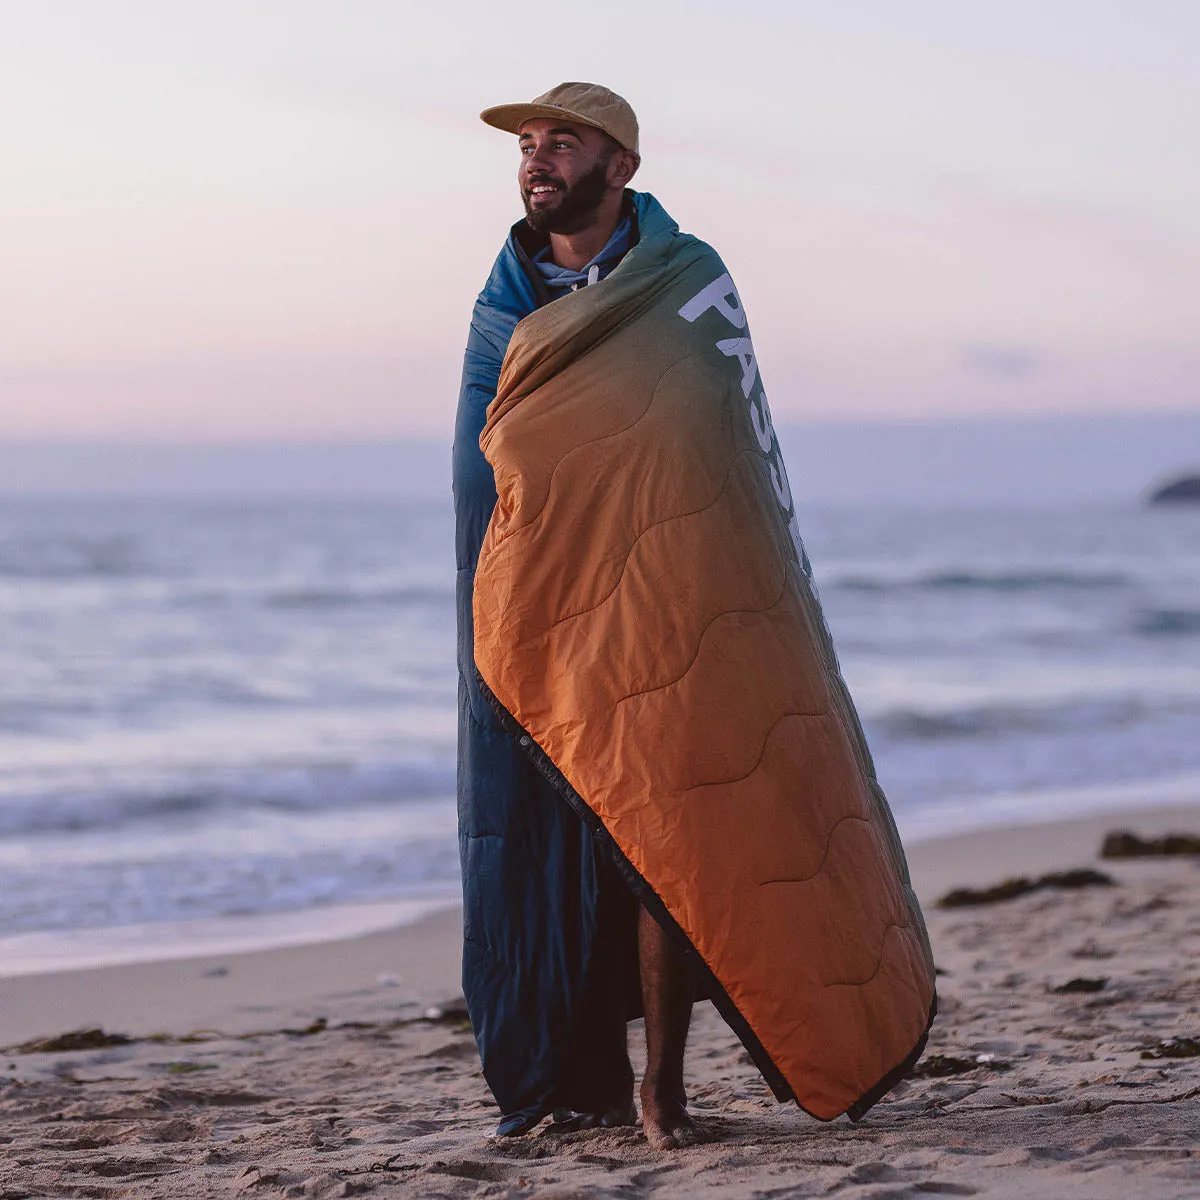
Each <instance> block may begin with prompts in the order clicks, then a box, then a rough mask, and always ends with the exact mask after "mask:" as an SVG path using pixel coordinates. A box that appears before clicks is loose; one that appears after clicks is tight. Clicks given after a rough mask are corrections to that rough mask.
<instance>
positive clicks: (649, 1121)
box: [642, 1093, 712, 1150]
mask: <svg viewBox="0 0 1200 1200" xmlns="http://www.w3.org/2000/svg"><path fill="white" fill-rule="evenodd" d="M642 1129H643V1130H644V1131H645V1133H646V1141H647V1142H649V1143H650V1149H651V1150H679V1149H682V1148H683V1147H684V1146H699V1145H702V1144H703V1143H704V1142H711V1141H712V1134H711V1133H710V1132H709V1131H708V1130H707V1129H705V1128H704V1126H703V1125H699V1124H697V1123H696V1122H695V1121H694V1120H693V1119H692V1115H691V1113H689V1112H688V1110H687V1108H686V1106H685V1105H684V1104H683V1103H681V1102H680V1101H678V1100H673V1101H667V1102H663V1101H661V1100H658V1099H656V1098H654V1097H647V1095H646V1094H645V1093H643V1095H642Z"/></svg>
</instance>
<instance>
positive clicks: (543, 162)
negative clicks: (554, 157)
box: [525, 146, 550, 173]
mask: <svg viewBox="0 0 1200 1200" xmlns="http://www.w3.org/2000/svg"><path fill="white" fill-rule="evenodd" d="M525 170H526V171H527V172H531V173H532V172H548V171H549V170H550V155H549V153H548V152H547V150H546V148H545V147H544V146H534V147H533V149H532V150H531V151H530V152H529V153H528V154H527V155H526V156H525Z"/></svg>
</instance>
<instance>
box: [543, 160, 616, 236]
mask: <svg viewBox="0 0 1200 1200" xmlns="http://www.w3.org/2000/svg"><path fill="white" fill-rule="evenodd" d="M535 183H553V184H555V185H556V186H557V187H559V188H561V189H562V191H560V192H559V193H558V196H559V201H558V203H557V204H556V205H555V206H554V207H553V208H543V209H532V208H530V206H529V194H528V192H527V191H526V190H525V189H526V188H529V187H532V186H533V185H534V184H535ZM607 191H608V160H607V159H605V160H604V161H602V162H598V163H596V165H595V166H594V167H591V168H590V169H589V170H587V171H585V172H584V174H582V175H580V177H579V178H578V179H577V180H575V182H574V183H573V184H572V185H571V186H570V187H567V185H566V184H565V183H564V182H563V181H562V180H561V179H558V178H555V177H554V176H547V175H542V176H540V177H538V178H536V179H530V180H527V181H526V183H525V187H523V188H522V189H521V199H522V201H523V202H524V204H525V219H526V221H528V222H529V227H530V228H531V229H533V230H536V231H537V232H538V233H578V232H579V230H581V229H585V228H586V227H587V225H588V223H589V221H590V220H591V217H592V214H593V213H594V212H595V211H596V209H597V208H599V207H600V201H601V200H603V199H604V195H605V193H606V192H607Z"/></svg>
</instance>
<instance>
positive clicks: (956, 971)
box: [0, 807, 1200, 1200]
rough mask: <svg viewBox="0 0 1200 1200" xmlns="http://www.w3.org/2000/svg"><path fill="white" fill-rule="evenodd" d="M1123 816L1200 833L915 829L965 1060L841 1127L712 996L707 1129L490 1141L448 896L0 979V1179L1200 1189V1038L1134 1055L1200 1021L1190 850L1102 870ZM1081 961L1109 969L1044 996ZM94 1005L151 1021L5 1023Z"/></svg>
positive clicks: (449, 1189) (957, 1052) (697, 1033)
mask: <svg viewBox="0 0 1200 1200" xmlns="http://www.w3.org/2000/svg"><path fill="white" fill-rule="evenodd" d="M1120 827H1128V828H1134V829H1136V830H1138V831H1139V832H1141V833H1143V834H1152V833H1157V832H1162V831H1164V830H1167V829H1182V830H1190V831H1193V832H1200V807H1198V808H1192V809H1175V810H1170V811H1167V812H1158V813H1149V814H1147V813H1141V814H1137V815H1120V814H1116V815H1110V816H1107V817H1104V818H1101V819H1093V820H1089V821H1082V822H1065V823H1060V824H1058V825H1054V826H1039V827H1029V828H1025V829H1015V830H1013V829H1009V830H997V831H991V832H988V833H985V834H974V835H969V836H964V837H958V838H953V839H947V840H945V841H941V842H936V843H927V844H924V845H918V846H915V847H913V848H912V852H911V856H910V857H911V861H912V865H913V874H914V880H915V881H916V883H917V886H918V890H919V891H920V892H921V894H922V898H923V900H924V901H925V902H926V905H927V914H928V917H929V923H930V932H931V934H932V937H933V943H934V950H935V956H936V959H937V962H938V965H939V968H940V970H942V971H943V972H944V974H943V975H942V977H941V978H940V980H939V991H940V995H941V1013H940V1015H939V1017H938V1020H937V1022H936V1024H935V1027H934V1031H933V1035H932V1037H931V1039H930V1046H929V1051H928V1054H927V1056H926V1060H925V1063H926V1069H928V1068H929V1067H931V1066H939V1065H940V1066H941V1068H942V1069H944V1070H945V1071H946V1072H948V1073H947V1074H944V1075H924V1076H919V1077H916V1078H913V1079H911V1080H908V1081H906V1082H905V1083H903V1084H901V1085H900V1086H899V1087H898V1088H897V1089H896V1091H895V1092H893V1093H892V1095H891V1096H889V1097H888V1098H887V1099H886V1100H885V1101H884V1102H883V1103H881V1104H880V1105H878V1106H877V1107H876V1108H875V1109H874V1110H872V1112H871V1113H870V1114H869V1115H868V1116H867V1117H866V1118H865V1119H864V1120H863V1121H862V1122H861V1123H860V1124H858V1125H853V1124H851V1123H850V1122H848V1121H846V1120H845V1119H843V1120H839V1121H836V1122H833V1123H830V1124H825V1125H823V1124H820V1123H818V1122H817V1121H814V1120H812V1119H810V1118H808V1117H806V1116H804V1115H803V1114H802V1113H800V1112H799V1111H797V1110H796V1109H795V1108H794V1107H792V1106H783V1105H778V1104H775V1103H774V1102H773V1101H772V1099H771V1097H770V1095H769V1093H768V1092H767V1089H766V1087H765V1085H764V1084H763V1083H762V1081H761V1079H760V1078H759V1077H758V1075H757V1073H756V1072H755V1070H754V1068H753V1067H752V1066H751V1065H750V1063H749V1061H748V1059H747V1057H746V1055H745V1054H744V1052H743V1051H742V1049H741V1047H740V1046H739V1045H738V1044H737V1042H736V1040H735V1039H734V1038H733V1037H732V1035H731V1034H730V1033H729V1032H728V1030H727V1029H726V1028H725V1026H724V1025H723V1023H722V1022H721V1021H720V1019H719V1017H717V1016H716V1014H715V1013H714V1012H713V1010H712V1009H711V1008H710V1007H709V1006H708V1005H701V1006H699V1007H698V1009H697V1013H696V1018H695V1022H694V1025H693V1033H692V1039H691V1043H690V1047H689V1055H688V1077H689V1083H690V1088H691V1095H692V1103H693V1108H694V1111H695V1112H696V1113H697V1115H698V1116H699V1117H700V1118H701V1119H702V1120H703V1121H704V1122H705V1123H706V1124H707V1125H708V1126H709V1127H710V1129H711V1130H712V1132H713V1133H714V1135H715V1137H716V1140H715V1142H714V1143H713V1144H711V1145H708V1146H701V1147H696V1148H694V1149H690V1150H685V1151H677V1152H674V1153H665V1154H661V1153H654V1152H652V1151H650V1150H649V1149H648V1148H647V1146H646V1143H645V1141H644V1139H643V1138H642V1137H641V1135H640V1133H639V1132H638V1131H637V1130H636V1129H629V1130H617V1131H597V1132H574V1133H570V1132H557V1131H555V1130H554V1129H553V1128H552V1127H549V1126H543V1127H542V1129H541V1130H539V1131H536V1132H534V1133H533V1134H530V1135H528V1136H526V1137H523V1138H517V1139H510V1140H496V1139H493V1138H492V1137H491V1136H490V1135H491V1131H492V1129H493V1127H494V1124H495V1121H496V1117H497V1113H496V1110H495V1108H494V1106H493V1104H492V1101H491V1097H490V1095H489V1093H488V1091H487V1088H486V1087H485V1085H484V1083H483V1080H482V1079H481V1077H480V1075H479V1064H478V1060H477V1058H476V1056H475V1050H474V1044H473V1042H472V1040H471V1036H470V1032H469V1028H468V1027H467V1025H466V1023H465V1021H464V1019H463V1017H462V1015H461V1012H460V1010H458V1008H457V1006H456V1005H455V1004H454V1003H453V999H454V997H456V996H457V994H458V989H457V960H458V946H457V931H458V914H457V913H455V912H447V913H442V914H438V915H436V916H434V917H431V918H428V919H426V920H425V921H422V922H420V923H419V924H418V925H415V926H411V927H407V928H404V929H400V930H396V931H393V932H389V933H386V934H374V935H371V936H369V937H365V938H357V939H353V940H349V941H344V942H338V943H329V944H326V945H319V946H309V947H300V948H296V947H293V948H289V949H284V950H274V951H266V952H260V953H254V954H245V955H233V956H224V957H222V958H219V959H218V958H209V959H192V960H181V961H176V962H170V963H151V964H143V965H139V966H124V967H113V968H107V969H103V970H89V971H77V972H67V973H59V974H55V975H43V976H26V977H23V978H15V979H7V980H0V1044H7V1045H8V1046H9V1049H8V1050H7V1051H5V1052H4V1054H3V1056H2V1057H0V1111H2V1114H3V1119H2V1121H0V1200H16V1198H18V1197H43V1196H94V1197H109V1196H112V1197H116V1196H130V1197H186V1198H189V1200H191V1198H196V1200H199V1198H202V1197H214V1198H215V1197H243V1196H244V1197H275V1196H355V1195H366V1194H368V1193H369V1194H372V1195H374V1196H377V1197H388V1196H422V1197H424V1196H429V1197H434V1196H445V1197H467V1196H520V1197H523V1196H538V1197H546V1198H549V1197H560V1198H562V1197H569V1196H570V1197H574V1196H578V1197H592V1196H596V1197H603V1196H613V1197H617V1196H620V1197H642V1196H655V1195H657V1196H662V1197H675V1196H691V1195H693V1194H696V1195H703V1196H705V1197H709V1196H711V1197H717V1196H725V1197H731V1198H734V1197H736V1198H738V1200H751V1198H766V1197H773V1198H774V1197H810V1196H812V1197H815V1196H835V1197H838V1198H839V1200H842V1198H847V1200H860V1198H861V1200H868V1198H870V1200H900V1198H902V1197H922V1196H935V1195H944V1196H989V1197H1020V1198H1021V1200H1032V1198H1036V1197H1047V1198H1051V1197H1053V1198H1055V1200H1058V1198H1063V1200H1071V1198H1076V1197H1078V1198H1080V1200H1083V1198H1087V1200H1105V1198H1110V1197H1111V1198H1113V1200H1117V1198H1120V1200H1142V1198H1145V1200H1160V1198H1161V1200H1166V1198H1179V1200H1182V1198H1184V1197H1200V1147H1198V1142H1200V1058H1196V1057H1145V1056H1144V1054H1145V1053H1147V1052H1149V1053H1152V1054H1153V1053H1156V1052H1157V1051H1156V1048H1157V1047H1160V1046H1161V1045H1162V1043H1164V1042H1167V1041H1168V1039H1172V1038H1193V1039H1196V1038H1200V863H1198V862H1196V861H1195V860H1186V859H1161V860H1146V861H1136V862H1125V863H1103V864H1101V863H1098V862H1097V861H1096V858H1095V855H1096V851H1097V848H1098V846H1099V842H1100V836H1101V834H1102V833H1103V831H1104V830H1106V829H1110V828H1120ZM1076 866H1093V867H1100V868H1101V869H1103V870H1106V871H1108V872H1109V873H1110V874H1111V875H1112V876H1113V877H1114V878H1115V879H1116V880H1117V886H1115V887H1092V888H1086V889H1081V890H1078V891H1050V890H1047V891H1040V892H1036V893H1033V894H1031V895H1028V896H1025V897H1022V898H1019V899H1015V900H1010V901H1006V902H1003V903H999V904H993V905H989V906H986V907H977V908H965V909H957V910H949V911H942V910H938V909H936V908H935V907H933V903H932V902H933V899H934V898H935V897H936V896H937V895H940V894H941V893H942V892H944V891H945V890H947V889H948V888H950V887H952V886H955V885H962V884H966V885H973V886H979V885H985V884H990V883H996V882H999V881H1000V880H1001V879H1003V878H1005V877H1007V876H1011V875H1014V874H1028V875H1037V874H1040V873H1042V872H1044V871H1048V870H1053V869H1061V868H1067V867H1076ZM1080 979H1082V980H1085V981H1091V983H1090V986H1091V987H1092V988H1094V989H1097V990H1092V991H1078V992H1058V991H1056V990H1055V989H1056V988H1060V987H1062V985H1064V984H1068V983H1070V982H1071V981H1072V980H1080ZM1101 980H1103V981H1104V982H1103V983H1100V982H1099V981H1101ZM1075 986H1076V987H1081V986H1088V985H1080V984H1076V985H1075ZM438 1000H440V1001H442V1002H443V1004H442V1006H441V1008H442V1011H441V1012H440V1014H439V1013H438V1012H436V1011H434V1010H432V1009H431V1008H430V1005H431V1004H432V1003H433V1002H434V1001H438ZM447 1001H449V1002H450V1003H446V1002H447ZM97 1025H99V1026H103V1027H104V1029H105V1030H107V1031H108V1032H110V1033H113V1032H119V1033H124V1034H127V1035H130V1036H131V1037H133V1038H134V1039H135V1040H132V1041H129V1042H126V1043H123V1044H115V1045H108V1046H100V1047H96V1048H90V1049H88V1048H83V1049H76V1050H56V1051H48V1050H43V1051H40V1052H31V1051H29V1050H28V1049H23V1048H19V1047H18V1046H17V1045H16V1043H19V1042H23V1041H27V1040H29V1039H31V1038H34V1037H39V1036H47V1035H56V1034H62V1033H64V1032H66V1031H67V1030H69V1029H72V1028H79V1027H83V1026H97ZM201 1029H204V1030H207V1032H200V1033H193V1032H192V1031H196V1030H201ZM189 1034H191V1036H189ZM638 1034H639V1031H638V1030H637V1028H636V1027H635V1029H634V1042H635V1045H636V1042H637V1040H638ZM932 1056H942V1057H941V1059H940V1060H939V1059H937V1058H933V1057H932ZM951 1059H953V1060H957V1062H954V1061H948V1060H951Z"/></svg>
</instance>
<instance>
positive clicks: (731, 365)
mask: <svg viewBox="0 0 1200 1200" xmlns="http://www.w3.org/2000/svg"><path fill="white" fill-rule="evenodd" d="M659 211H661V210H659ZM480 446H481V448H482V450H483V453H484V455H485V457H486V459H487V461H488V462H489V463H490V465H491V467H492V470H493V472H494V477H495V485H496V492H497V502H496V505H495V508H494V511H493V513H492V516H491V520H490V522H489V525H488V528H487V532H486V534H485V536H484V540H483V545H482V549H481V551H480V555H479V562H478V567H477V571H476V575H475V581H474V595H473V615H474V658H475V666H476V669H477V671H478V683H479V685H480V691H481V693H482V694H483V695H484V697H485V698H486V699H487V700H488V701H489V702H490V703H491V704H492V705H493V706H494V708H495V711H496V713H497V715H498V718H499V719H500V720H501V722H502V723H503V724H504V725H505V727H506V728H507V729H508V730H509V732H510V733H511V734H512V735H513V736H514V737H515V738H516V739H517V741H518V744H519V745H520V746H521V747H522V748H523V749H524V751H525V752H526V753H527V754H528V755H529V756H530V760H531V761H532V762H533V763H534V764H535V765H536V766H537V768H538V770H539V771H541V772H542V774H543V775H544V776H545V777H546V778H547V779H548V780H550V781H551V782H552V783H553V784H554V786H555V787H556V788H557V789H558V791H559V792H560V794H561V795H562V796H563V798H564V799H565V800H566V802H567V803H569V804H571V805H572V806H573V807H574V808H575V809H576V810H577V812H578V813H579V814H580V816H581V817H582V818H583V819H584V821H585V823H586V824H587V825H588V827H589V828H590V829H591V830H592V832H593V834H594V836H595V837H596V838H597V839H599V840H600V841H602V842H604V843H606V844H609V845H611V847H612V850H613V854H614V856H615V858H616V860H617V861H618V863H619V864H621V867H622V869H623V871H624V872H625V875H626V878H627V881H628V882H629V884H630V887H631V888H632V889H633V891H634V892H635V894H636V895H637V896H638V897H639V898H640V899H641V900H642V902H643V903H644V904H646V905H647V907H648V908H649V909H650V911H651V912H652V913H654V915H655V916H656V917H657V918H658V919H659V920H660V921H661V922H662V924H663V925H664V927H665V928H666V929H667V930H668V932H669V933H670V934H671V935H672V936H673V937H674V938H675V939H676V941H677V943H678V944H679V945H680V946H681V947H682V948H684V949H685V951H686V952H687V953H688V954H689V955H691V956H692V957H693V959H694V961H695V962H696V964H697V967H698V969H699V970H700V971H701V972H703V974H704V976H705V979H706V982H707V984H708V988H709V992H710V994H712V995H713V996H714V998H715V1002H716V1003H717V1005H718V1007H719V1008H720V1010H721V1012H722V1014H723V1015H724V1016H725V1018H726V1020H727V1021H729V1023H730V1024H731V1026H732V1027H733V1028H734V1029H735V1030H736V1032H737V1033H738V1034H739V1036H740V1037H741V1039H742V1041H743V1043H744V1044H745V1045H746V1048H747V1050H748V1051H749V1052H750V1054H751V1055H752V1057H753V1058H754V1061H755V1062H756V1063H757V1065H758V1066H759V1068H760V1070H762V1072H763V1074H764V1076H765V1077H766V1079H767V1081H768V1082H769V1084H770V1085H771V1087H772V1089H773V1090H774V1092H775V1094H776V1096H777V1097H779V1098H781V1099H794V1100H795V1101H796V1102H797V1103H798V1104H799V1105H800V1106H801V1107H802V1108H804V1109H805V1110H806V1111H808V1112H809V1113H811V1114H813V1115H814V1116H816V1117H819V1118H821V1119H832V1118H833V1117H836V1116H838V1115H840V1114H842V1113H844V1112H849V1113H850V1114H851V1115H852V1116H857V1115H861V1113H862V1112H864V1111H865V1110H866V1109H867V1108H869V1107H870V1105H871V1104H873V1103H874V1102H875V1101H876V1100H878V1099H879V1097H880V1096H881V1095H883V1094H884V1093H885V1092H886V1091H887V1090H888V1089H889V1088H890V1087H891V1086H892V1085H893V1084H894V1083H895V1082H896V1081H897V1080H898V1079H899V1078H900V1077H902V1075H903V1074H904V1073H905V1072H906V1071H907V1070H908V1069H909V1068H910V1066H911V1065H912V1063H913V1062H914V1061H915V1059H916V1057H917V1056H918V1055H919V1054H920V1052H921V1049H922V1047H923V1045H924V1040H925V1037H926V1035H927V1032H928V1028H929V1025H930V1022H931V1021H932V1017H933V1013H934V1009H935V992H934V971H933V963H932V957H931V953H930V949H929V942H928V937H927V934H926V932H925V927H924V922H923V920H922V917H921V912H920V908H919V905H918V903H917V900H916V897H915V895H914V894H913V891H912V888H911V885H910V881H909V876H908V869H907V866H906V863H905V860H904V853H903V850H902V847H901V844H900V839H899V837H898V835H897V833H896V829H895V826H894V824H893V821H892V818H891V815H890V813H889V810H888V806H887V802H886V800H885V798H884V795H883V792H882V791H881V789H880V787H879V784H878V782H877V780H876V776H875V769H874V766H873V763H872V761H871V756H870V753H869V751H868V748H867V745H866V741H865V739H864V737H863V733H862V730H861V727H860V724H859V721H858V719H857V716H856V715H855V711H854V707H853V704H852V702H851V699H850V696H849V694H848V692H847V689H846V687H845V684H844V682H843V680H842V676H841V673H840V670H839V667H838V663H837V658H836V655H835V653H834V650H833V645H832V641H831V639H830V636H829V632H828V629H827V627H826V625H825V621H824V618H823V616H822V613H821V608H820V604H819V601H818V597H817V592H816V589H815V587H814V585H813V581H812V574H811V568H810V565H809V562H808V559H807V556H806V554H805V552H804V547H803V543H802V541H801V538H800V535H799V528H798V522H797V518H796V514H795V507H794V504H793V502H792V497H791V492H790V486H789V483H788V477H787V473H786V471H785V470H784V466H783V462H782V457H781V454H780V450H779V444H778V440H777V438H776V437H775V433H774V430H773V427H772V423H771V416H770V409H769V406H768V403H767V398H766V395H765V392H764V391H763V388H762V384H761V381H760V379H759V372H758V365H757V359H756V355H755V352H754V346H753V343H752V341H751V338H750V333H749V328H748V321H747V317H746V312H745V308H744V306H743V305H742V302H741V299H740V297H739V295H738V292H737V289H736V288H735V286H734V284H733V282H732V280H731V278H730V276H729V273H728V272H727V271H726V269H725V267H724V265H723V263H722V262H721V260H720V258H719V257H718V255H717V254H716V253H715V251H713V249H712V248H711V247H709V246H707V245H705V244H704V243H703V242H701V241H699V240H697V239H695V238H692V237H690V236H687V235H684V234H681V233H680V232H679V230H678V228H677V227H676V226H675V225H674V223H673V222H670V221H669V219H668V220H667V221H665V222H664V223H662V224H661V225H660V226H659V227H657V228H654V229H646V228H643V230H642V236H641V240H640V242H639V243H638V245H637V246H636V247H634V248H633V249H632V250H631V251H630V252H629V254H628V255H627V256H626V258H625V260H624V261H623V262H622V264H621V265H620V266H619V267H618V268H617V269H616V270H615V271H614V272H613V274H612V275H611V276H610V277H609V278H608V279H607V280H605V281H604V282H603V283H602V284H600V285H597V286H595V287H589V288H586V289H581V290H580V291H579V292H577V293H575V294H573V295H570V296H567V297H565V298H563V299H562V300H558V301H556V302H554V303H553V304H550V305H547V306H545V307H543V308H541V309H538V310H537V311H536V312H533V313H532V314H530V315H529V316H526V317H525V318H524V319H522V320H521V321H520V322H519V323H518V324H517V326H516V328H515V330H514V332H513V335H512V339H511V341H510V342H509V344H508V350H507V354H506V356H505V359H504V364H503V369H502V372H501V376H500V380H499V387H498V390H497V393H496V396H495V399H494V400H493V401H492V403H491V404H490V406H489V408H488V410H487V422H486V425H485V427H484V430H483V433H482V436H481V438H480Z"/></svg>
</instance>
